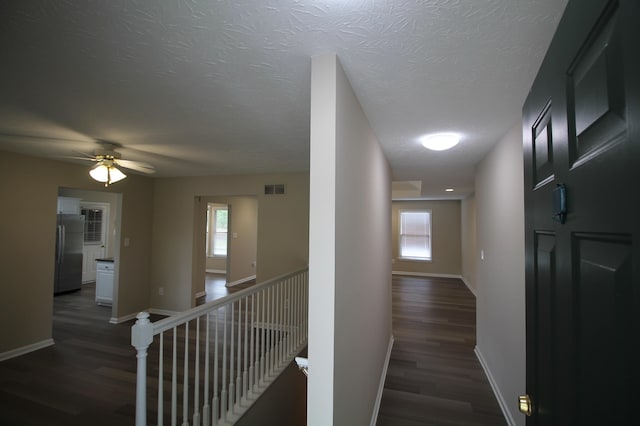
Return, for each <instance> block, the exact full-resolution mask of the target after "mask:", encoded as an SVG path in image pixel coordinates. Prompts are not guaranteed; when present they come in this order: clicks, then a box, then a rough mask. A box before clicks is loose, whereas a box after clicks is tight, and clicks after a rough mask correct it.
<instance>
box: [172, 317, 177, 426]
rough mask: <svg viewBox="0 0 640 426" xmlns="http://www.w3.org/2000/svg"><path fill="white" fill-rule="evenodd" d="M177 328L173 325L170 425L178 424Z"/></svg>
mask: <svg viewBox="0 0 640 426" xmlns="http://www.w3.org/2000/svg"><path fill="white" fill-rule="evenodd" d="M177 351H178V328H177V327H173V364H172V367H173V371H172V372H171V426H176V425H177V424H178V353H177Z"/></svg>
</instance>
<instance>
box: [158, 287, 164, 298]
mask: <svg viewBox="0 0 640 426" xmlns="http://www.w3.org/2000/svg"><path fill="white" fill-rule="evenodd" d="M158 295H160V296H164V287H158Z"/></svg>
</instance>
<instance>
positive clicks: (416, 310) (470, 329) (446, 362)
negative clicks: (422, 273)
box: [377, 275, 506, 426]
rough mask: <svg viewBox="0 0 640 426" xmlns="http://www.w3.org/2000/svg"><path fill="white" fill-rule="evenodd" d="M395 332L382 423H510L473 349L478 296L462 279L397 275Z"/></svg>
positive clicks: (387, 425) (495, 425)
mask: <svg viewBox="0 0 640 426" xmlns="http://www.w3.org/2000/svg"><path fill="white" fill-rule="evenodd" d="M392 299H393V302H392V303H393V307H392V309H393V335H394V337H395V343H394V346H393V350H392V352H391V359H390V361H389V368H388V371H387V377H386V381H385V388H384V393H383V396H382V403H381V407H380V411H379V414H378V422H377V425H378V426H418V425H422V426H424V425H427V426H448V425H451V426H454V425H455V426H461V425H468V426H480V425H487V426H489V425H491V426H498V425H505V424H506V423H505V420H504V417H503V415H502V412H501V411H500V407H499V406H498V402H497V400H496V398H495V396H494V394H493V392H492V390H491V387H490V385H489V382H488V380H487V378H486V376H485V374H484V371H483V370H482V367H481V366H480V363H479V361H478V360H477V358H476V355H475V353H474V351H473V350H474V346H475V342H476V340H475V336H476V325H475V324H476V308H475V302H476V300H475V297H474V296H473V294H472V293H471V292H470V291H469V289H467V287H466V286H465V284H464V283H463V282H462V281H461V280H459V279H453V278H432V277H410V276H395V275H394V277H393V286H392Z"/></svg>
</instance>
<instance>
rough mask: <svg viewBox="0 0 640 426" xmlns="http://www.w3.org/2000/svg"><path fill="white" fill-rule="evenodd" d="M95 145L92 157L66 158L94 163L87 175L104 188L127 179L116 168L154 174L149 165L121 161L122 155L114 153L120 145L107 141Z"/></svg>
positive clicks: (85, 155)
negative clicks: (101, 183) (100, 183)
mask: <svg viewBox="0 0 640 426" xmlns="http://www.w3.org/2000/svg"><path fill="white" fill-rule="evenodd" d="M97 144H98V145H99V146H100V148H98V149H96V150H95V151H94V153H93V155H89V154H85V153H81V154H82V155H83V156H84V157H67V158H73V159H76V160H87V161H93V162H95V163H96V165H95V166H93V167H92V168H91V170H89V175H91V177H92V178H93V179H94V180H96V181H98V182H103V183H104V186H105V187H106V186H109V185H111V184H112V183H116V182H118V181H121V180H122V179H124V178H126V177H127V175H125V174H124V173H123V172H122V170H120V169H119V168H118V167H121V168H125V169H130V170H135V171H137V172H142V173H146V174H152V173H155V169H154V168H153V166H152V165H151V164H148V163H143V162H141V161H132V160H123V159H122V155H121V154H120V153H119V152H118V151H116V148H119V147H121V146H122V145H120V144H117V143H115V142H108V141H97Z"/></svg>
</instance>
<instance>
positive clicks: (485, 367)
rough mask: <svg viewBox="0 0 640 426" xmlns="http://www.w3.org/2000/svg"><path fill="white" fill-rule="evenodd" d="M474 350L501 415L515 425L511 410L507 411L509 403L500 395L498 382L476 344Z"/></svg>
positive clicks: (511, 425) (512, 425)
mask: <svg viewBox="0 0 640 426" xmlns="http://www.w3.org/2000/svg"><path fill="white" fill-rule="evenodd" d="M474 352H475V353H476V357H477V358H478V361H480V365H481V366H482V369H483V370H484V374H486V376H487V379H488V380H489V384H490V385H491V389H492V390H493V393H494V395H495V396H496V399H497V400H498V405H500V409H501V410H502V415H503V416H504V418H505V420H506V421H507V423H508V424H509V426H517V425H516V421H515V420H514V419H513V416H511V412H510V411H509V408H508V407H509V405H508V404H507V402H506V401H505V400H504V397H503V396H502V393H501V392H500V389H499V388H498V384H497V383H496V381H495V379H494V378H493V374H491V370H489V366H488V365H487V362H486V361H485V359H484V357H483V356H482V353H481V352H480V349H478V347H477V346H476V347H475V349H474Z"/></svg>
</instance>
